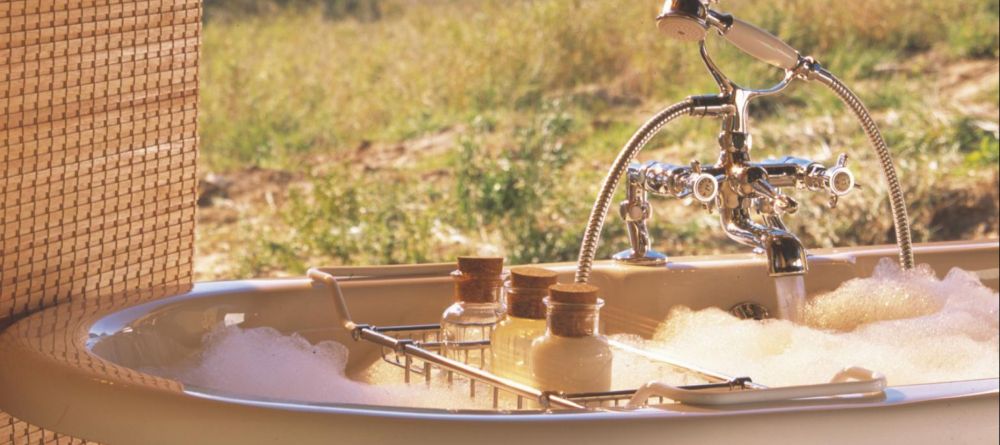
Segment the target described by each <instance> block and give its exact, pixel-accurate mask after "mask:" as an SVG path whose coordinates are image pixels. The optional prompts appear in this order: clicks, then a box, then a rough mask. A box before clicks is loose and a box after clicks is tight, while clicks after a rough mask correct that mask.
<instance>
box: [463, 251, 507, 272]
mask: <svg viewBox="0 0 1000 445" xmlns="http://www.w3.org/2000/svg"><path fill="white" fill-rule="evenodd" d="M458 270H459V271H461V272H462V273H463V274H465V275H476V276H486V277H499V276H500V274H501V273H503V257H486V256H460V257H458Z"/></svg>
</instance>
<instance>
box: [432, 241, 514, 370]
mask: <svg viewBox="0 0 1000 445" xmlns="http://www.w3.org/2000/svg"><path fill="white" fill-rule="evenodd" d="M451 277H452V279H453V280H454V283H455V300H456V301H455V303H454V304H452V305H451V306H449V307H448V308H447V309H445V311H444V313H443V314H442V315H441V343H442V350H441V352H442V353H443V354H444V356H445V357H448V358H450V359H453V360H457V361H460V362H463V363H467V364H470V365H473V366H478V367H480V368H486V366H487V364H488V359H489V357H488V356H489V354H488V353H487V352H486V350H487V348H486V346H485V343H486V341H488V340H489V339H490V334H492V332H493V328H494V327H495V326H496V324H497V323H498V322H499V321H500V319H501V318H502V317H503V313H504V308H503V305H502V304H501V303H500V287H501V284H502V283H503V258H502V257H458V270H456V271H454V272H452V273H451ZM474 342H482V344H481V345H479V346H476V345H475V344H474Z"/></svg>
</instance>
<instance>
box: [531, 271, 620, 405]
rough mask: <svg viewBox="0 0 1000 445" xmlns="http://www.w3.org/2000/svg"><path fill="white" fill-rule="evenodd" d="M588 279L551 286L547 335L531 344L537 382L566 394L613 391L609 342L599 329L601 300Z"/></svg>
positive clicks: (548, 299)
mask: <svg viewBox="0 0 1000 445" xmlns="http://www.w3.org/2000/svg"><path fill="white" fill-rule="evenodd" d="M597 293H598V288H597V287H596V286H591V285H588V284H556V285H554V286H552V287H550V288H549V297H548V298H546V299H545V304H546V306H547V317H546V322H547V328H546V332H545V335H544V336H542V337H540V338H538V339H536V340H535V341H534V342H533V343H532V345H531V354H530V356H529V363H530V366H531V374H532V377H533V379H534V380H535V385H536V386H537V387H538V388H539V389H541V390H543V391H562V392H564V393H567V394H572V393H582V392H597V391H609V390H611V361H612V354H611V347H610V346H609V345H608V341H607V338H605V337H604V336H603V335H601V334H600V331H599V323H600V310H601V306H603V305H604V302H603V300H601V299H600V298H598V297H597Z"/></svg>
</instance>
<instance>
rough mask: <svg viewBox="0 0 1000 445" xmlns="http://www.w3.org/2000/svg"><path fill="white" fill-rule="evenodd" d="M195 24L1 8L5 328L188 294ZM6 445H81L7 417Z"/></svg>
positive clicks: (71, 6) (163, 17)
mask: <svg viewBox="0 0 1000 445" xmlns="http://www.w3.org/2000/svg"><path fill="white" fill-rule="evenodd" d="M200 20H201V5H200V0H138V1H129V0H0V329H2V327H3V326H4V325H7V324H9V323H10V322H12V321H14V320H15V319H17V318H19V317H21V316H23V315H25V314H28V313H30V312H34V311H37V310H39V309H43V308H46V307H49V306H52V305H54V304H57V303H61V302H65V301H71V300H80V299H87V300H100V301H102V302H103V301H106V300H108V299H111V298H114V297H113V296H114V295H122V293H123V292H125V293H127V292H128V291H132V290H136V291H138V290H144V289H150V288H153V287H158V286H163V285H166V286H170V285H178V284H183V283H187V282H190V281H191V278H192V272H191V261H192V248H193V241H194V211H195V193H196V178H195V160H196V156H197V152H196V150H197V91H198V45H199V34H200V26H201V25H200ZM0 359H2V358H0ZM0 443H17V444H21V443H31V444H39V443H45V444H47V443H60V444H62V443H82V441H80V440H77V439H72V438H67V437H65V436H59V435H57V434H55V433H53V432H49V431H43V430H41V429H39V428H36V427H33V426H31V425H27V424H25V423H23V422H19V421H17V420H15V419H13V418H11V417H10V416H7V415H5V414H3V413H0Z"/></svg>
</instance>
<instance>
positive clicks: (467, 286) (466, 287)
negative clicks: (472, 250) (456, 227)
mask: <svg viewBox="0 0 1000 445" xmlns="http://www.w3.org/2000/svg"><path fill="white" fill-rule="evenodd" d="M502 274H503V257H473V256H460V257H458V270H457V271H455V272H453V273H452V278H453V279H454V280H455V299H456V300H459V301H465V302H468V303H490V302H495V301H496V300H497V296H498V292H499V289H500V284H501V283H500V280H501V278H500V277H501V275H502Z"/></svg>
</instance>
